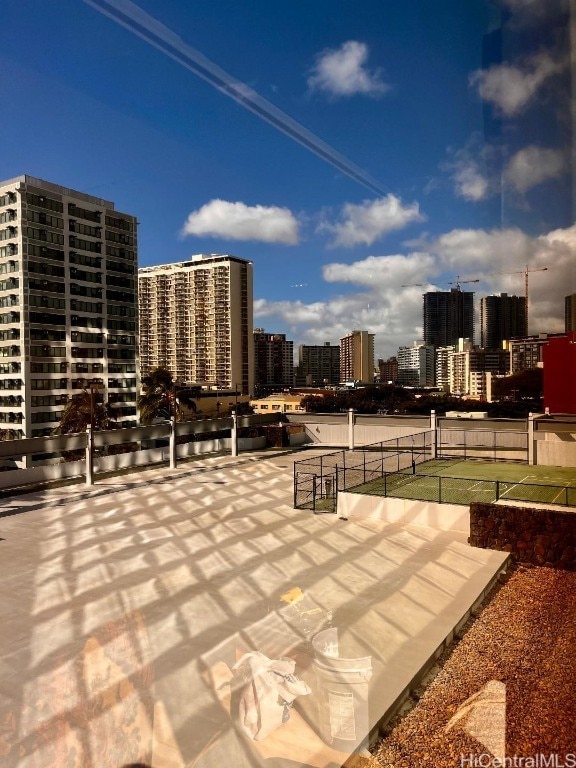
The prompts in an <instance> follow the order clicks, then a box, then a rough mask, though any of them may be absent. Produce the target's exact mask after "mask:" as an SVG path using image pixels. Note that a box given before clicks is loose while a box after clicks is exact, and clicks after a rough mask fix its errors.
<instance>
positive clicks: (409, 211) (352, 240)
mask: <svg viewBox="0 0 576 768" xmlns="http://www.w3.org/2000/svg"><path fill="white" fill-rule="evenodd" d="M425 218H426V217H425V216H424V215H423V214H421V213H420V208H419V205H418V203H411V204H410V205H404V204H403V203H402V201H401V200H400V198H398V197H396V195H392V194H388V195H386V196H385V197H381V198H378V199H376V200H364V201H363V202H362V203H360V204H359V205H356V204H354V203H346V205H345V206H344V207H343V209H342V214H341V217H340V221H338V222H336V223H334V224H332V223H330V222H328V221H324V222H322V223H321V224H320V226H319V227H318V231H319V232H329V233H331V234H332V235H333V240H332V243H331V245H333V246H345V247H351V246H354V245H372V243H374V242H375V241H376V240H380V239H381V238H382V237H384V236H385V235H387V234H388V233H389V232H393V231H394V230H398V229H403V228H404V227H406V226H407V225H408V224H411V223H413V222H418V221H424V220H425Z"/></svg>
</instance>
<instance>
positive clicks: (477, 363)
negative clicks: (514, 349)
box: [448, 339, 510, 400]
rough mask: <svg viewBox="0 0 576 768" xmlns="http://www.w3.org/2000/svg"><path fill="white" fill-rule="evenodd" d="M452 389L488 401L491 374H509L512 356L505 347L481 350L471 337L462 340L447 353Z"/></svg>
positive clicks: (459, 393)
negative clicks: (472, 341) (452, 350)
mask: <svg viewBox="0 0 576 768" xmlns="http://www.w3.org/2000/svg"><path fill="white" fill-rule="evenodd" d="M448 369H449V378H450V392H451V393H452V394H454V395H468V396H469V397H475V398H477V399H479V400H486V399H487V395H488V389H489V384H490V380H491V377H492V376H505V375H508V374H509V373H510V355H509V352H508V351H507V350H505V349H480V348H479V347H474V346H473V345H472V343H471V341H470V339H459V340H458V344H457V345H456V348H455V350H454V352H452V353H450V354H449V356H448Z"/></svg>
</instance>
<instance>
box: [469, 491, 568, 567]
mask: <svg viewBox="0 0 576 768" xmlns="http://www.w3.org/2000/svg"><path fill="white" fill-rule="evenodd" d="M469 542H470V544H471V545H472V546H473V547H479V548H481V549H497V550H499V551H501V552H510V553H511V554H512V556H513V557H514V559H516V560H518V561H519V562H525V563H533V564H534V565H547V566H551V567H556V568H564V569H567V570H576V512H573V511H568V510H559V509H542V508H540V509H538V508H534V507H530V508H528V507H524V506H508V505H505V504H484V503H480V502H474V503H472V504H471V505H470V538H469Z"/></svg>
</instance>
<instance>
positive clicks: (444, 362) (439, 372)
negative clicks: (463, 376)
mask: <svg viewBox="0 0 576 768" xmlns="http://www.w3.org/2000/svg"><path fill="white" fill-rule="evenodd" d="M455 349H456V347H455V345H454V344H451V345H450V346H449V347H436V349H435V350H434V370H435V381H436V386H437V387H440V389H442V390H444V391H445V392H449V391H450V363H449V361H450V355H451V354H452V353H453V352H454V351H455Z"/></svg>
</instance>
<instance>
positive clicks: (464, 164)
mask: <svg viewBox="0 0 576 768" xmlns="http://www.w3.org/2000/svg"><path fill="white" fill-rule="evenodd" d="M453 179H454V186H455V190H456V194H457V195H458V197H463V198H464V199H465V200H471V201H473V202H477V201H478V200H484V199H485V198H486V197H488V189H489V184H488V179H487V178H486V176H485V175H484V174H483V173H482V171H481V170H480V166H479V165H478V163H477V162H476V161H475V160H472V159H468V160H459V161H458V162H457V163H456V164H455V169H454V175H453Z"/></svg>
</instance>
